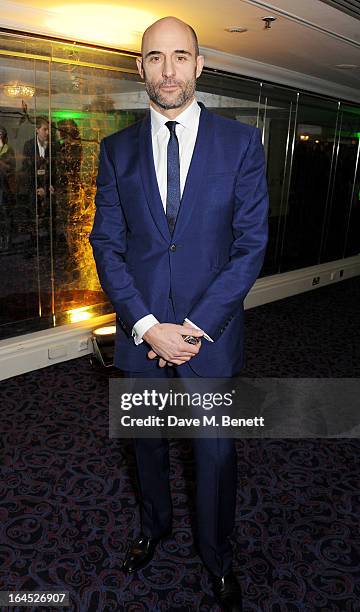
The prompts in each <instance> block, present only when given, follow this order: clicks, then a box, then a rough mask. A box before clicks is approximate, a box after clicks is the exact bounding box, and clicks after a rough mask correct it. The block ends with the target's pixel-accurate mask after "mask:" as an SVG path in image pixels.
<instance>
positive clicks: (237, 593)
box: [212, 572, 242, 612]
mask: <svg viewBox="0 0 360 612" xmlns="http://www.w3.org/2000/svg"><path fill="white" fill-rule="evenodd" d="M212 581H213V590H214V595H215V598H216V600H217V602H218V603H219V605H220V606H221V608H222V609H223V610H224V612H242V598H241V588H240V584H239V583H238V581H237V579H236V577H235V574H234V573H233V572H229V573H228V574H225V576H215V575H214V574H213V575H212Z"/></svg>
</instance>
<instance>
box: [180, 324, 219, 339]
mask: <svg viewBox="0 0 360 612" xmlns="http://www.w3.org/2000/svg"><path fill="white" fill-rule="evenodd" d="M185 321H186V323H189V324H190V325H192V326H193V327H196V329H200V331H202V332H203V331H204V330H203V329H201V327H198V326H197V325H195V323H193V322H192V321H190V319H185ZM204 338H205V339H206V340H208V341H209V342H214V340H213V339H212V338H210V336H208V335H207V334H205V332H204Z"/></svg>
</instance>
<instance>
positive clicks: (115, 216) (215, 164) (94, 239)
mask: <svg viewBox="0 0 360 612" xmlns="http://www.w3.org/2000/svg"><path fill="white" fill-rule="evenodd" d="M203 64H204V58H203V57H202V56H201V55H199V49H198V43H197V38H196V34H195V32H194V30H193V29H192V28H191V27H190V26H189V25H187V24H185V23H184V22H182V21H180V20H178V19H176V18H174V17H166V18H164V19H161V20H159V21H157V22H156V23H154V24H153V25H152V26H150V27H149V28H148V29H147V30H146V31H145V33H144V36H143V41H142V49H141V58H138V59H137V66H138V70H139V73H140V75H141V77H142V78H143V79H144V81H145V87H146V91H147V93H148V95H149V98H150V111H149V113H148V114H147V116H146V117H145V119H144V120H143V121H140V122H139V123H136V124H135V125H132V126H130V127H129V128H126V129H124V130H122V131H121V132H117V133H115V134H113V135H111V136H109V137H107V138H105V139H104V140H103V141H102V143H101V149H100V163H99V173H98V179H97V195H96V214H95V220H94V227H93V230H92V233H91V236H90V241H91V244H92V247H93V251H94V257H95V260H96V264H97V270H98V274H99V278H100V281H101V283H102V286H103V288H104V290H105V292H106V293H107V295H108V297H109V299H110V300H111V302H112V304H113V306H114V309H115V311H116V315H117V334H116V347H115V365H116V366H117V367H119V368H120V369H121V370H123V371H124V372H125V375H126V376H129V377H133V378H134V377H140V378H154V377H174V376H177V377H188V378H196V377H199V376H200V377H209V378H214V377H216V378H227V377H232V376H234V375H235V374H236V373H238V372H239V371H240V370H241V368H242V366H243V342H244V330H243V325H244V323H243V301H244V298H245V296H246V294H247V293H248V291H249V290H250V288H251V286H252V285H253V283H254V282H255V280H256V278H257V276H258V274H259V272H260V269H261V266H262V263H263V258H264V252H265V247H266V242H267V207H268V200H267V187H266V179H265V162H264V151H263V147H262V143H261V135H260V132H259V130H258V129H256V128H253V127H250V126H248V125H245V124H241V123H239V122H236V121H233V120H229V119H226V118H223V117H220V116H217V115H215V114H212V113H210V112H209V111H208V110H206V108H205V107H204V106H203V105H202V104H198V103H197V101H196V99H195V84H196V79H197V78H198V77H199V76H200V74H201V71H202V68H203ZM134 445H135V454H136V461H137V472H138V480H139V489H140V499H141V509H140V514H141V533H140V534H139V535H138V536H137V537H136V538H135V539H134V541H133V542H132V543H131V544H130V545H129V548H128V551H127V554H126V557H125V560H124V563H123V570H124V571H126V572H133V571H135V570H137V569H139V568H140V567H144V566H145V565H146V564H147V563H149V561H150V560H151V558H152V556H153V553H154V550H155V547H156V545H157V544H158V542H159V541H160V539H161V538H164V537H165V536H166V535H168V534H169V533H170V530H171V520H172V505H171V496H170V488H169V448H168V440H166V439H157V440H154V439H136V440H134ZM193 448H194V456H195V463H196V487H197V488H196V511H197V539H198V547H199V552H200V554H201V556H202V558H203V560H204V563H205V565H206V566H207V568H208V569H209V571H210V573H211V576H212V580H213V588H214V593H215V596H216V598H217V600H218V602H219V603H220V604H221V605H222V607H223V609H225V610H232V611H233V612H234V611H236V610H241V591H240V585H239V583H238V581H237V579H236V577H235V575H234V573H233V571H232V548H231V545H230V542H229V536H230V534H231V531H232V529H233V526H234V515H235V502H236V451H235V444H234V440H233V439H214V438H212V439H204V438H199V439H194V440H193Z"/></svg>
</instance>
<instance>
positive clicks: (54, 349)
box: [48, 344, 67, 359]
mask: <svg viewBox="0 0 360 612" xmlns="http://www.w3.org/2000/svg"><path fill="white" fill-rule="evenodd" d="M66 355H67V349H66V346H65V345H64V344H57V345H56V346H50V347H49V349H48V356H49V359H60V357H66Z"/></svg>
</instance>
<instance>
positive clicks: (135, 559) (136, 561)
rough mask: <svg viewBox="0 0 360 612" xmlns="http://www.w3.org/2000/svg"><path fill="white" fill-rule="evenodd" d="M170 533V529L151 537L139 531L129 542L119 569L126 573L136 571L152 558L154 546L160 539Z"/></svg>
mask: <svg viewBox="0 0 360 612" xmlns="http://www.w3.org/2000/svg"><path fill="white" fill-rule="evenodd" d="M170 534H171V531H170V530H169V531H166V532H165V533H164V534H162V535H161V536H160V537H158V538H151V537H150V536H146V535H144V534H143V533H140V535H139V536H138V537H137V538H135V540H133V541H132V542H131V543H130V544H129V547H128V549H127V551H126V555H125V560H124V562H123V564H122V567H121V569H122V570H123V571H124V572H126V573H128V574H132V573H133V572H136V570H138V569H141V568H142V567H145V565H147V564H148V563H150V561H151V559H152V558H153V555H154V552H155V548H156V546H157V544H158V543H159V542H160V540H163V539H165V538H166V537H167V536H169V535H170Z"/></svg>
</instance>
